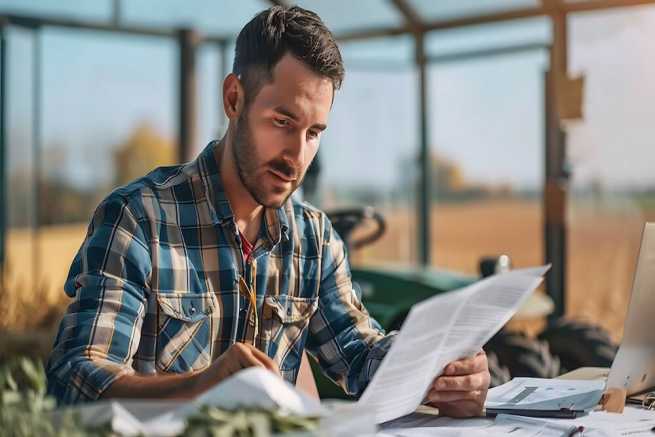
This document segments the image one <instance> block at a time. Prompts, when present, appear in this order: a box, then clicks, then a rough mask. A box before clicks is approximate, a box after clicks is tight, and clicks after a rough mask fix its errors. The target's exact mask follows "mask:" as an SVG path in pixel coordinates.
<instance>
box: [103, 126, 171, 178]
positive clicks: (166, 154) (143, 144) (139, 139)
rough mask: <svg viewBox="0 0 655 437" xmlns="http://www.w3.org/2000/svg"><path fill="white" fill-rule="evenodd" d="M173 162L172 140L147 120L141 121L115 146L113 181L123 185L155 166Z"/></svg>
mask: <svg viewBox="0 0 655 437" xmlns="http://www.w3.org/2000/svg"><path fill="white" fill-rule="evenodd" d="M174 162H175V146H174V145H173V142H172V141H170V140H169V139H167V138H165V137H164V136H163V135H161V134H160V133H158V132H157V131H156V130H155V128H154V127H153V126H152V125H151V124H150V123H149V122H147V121H144V122H141V123H139V124H138V125H137V127H136V128H135V129H134V130H133V131H132V133H131V134H130V136H129V137H128V139H127V141H125V142H124V143H123V144H119V145H118V146H116V147H115V152H114V166H115V169H116V170H115V183H116V185H125V184H127V183H128V182H131V181H132V180H134V179H136V178H139V177H141V176H143V175H145V174H147V173H148V172H150V171H151V170H152V169H154V168H155V167H160V166H163V165H171V164H173V163H174Z"/></svg>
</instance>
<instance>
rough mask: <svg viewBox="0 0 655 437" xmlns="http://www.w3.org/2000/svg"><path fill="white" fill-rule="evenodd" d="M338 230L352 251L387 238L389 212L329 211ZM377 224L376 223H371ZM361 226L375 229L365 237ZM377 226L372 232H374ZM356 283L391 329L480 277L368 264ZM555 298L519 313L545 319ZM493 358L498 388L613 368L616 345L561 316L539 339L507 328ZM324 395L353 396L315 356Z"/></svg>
mask: <svg viewBox="0 0 655 437" xmlns="http://www.w3.org/2000/svg"><path fill="white" fill-rule="evenodd" d="M328 215H329V216H330V219H331V221H332V223H333V226H334V228H335V229H336V231H337V232H338V233H339V235H340V236H341V237H342V238H343V240H344V241H345V242H346V245H347V247H348V250H349V251H350V252H352V251H354V250H358V249H360V248H362V247H364V246H366V245H368V244H371V243H373V242H374V241H377V240H378V239H379V238H381V237H382V236H383V235H384V233H385V230H386V224H385V220H384V218H383V216H382V215H381V214H380V213H379V212H377V211H375V210H374V209H373V208H371V207H363V208H351V209H343V210H339V211H333V212H329V213H328ZM371 224H372V225H371ZM358 228H360V229H361V228H365V229H369V231H368V232H367V234H366V235H364V236H361V232H357V233H356V234H358V237H357V238H354V235H355V233H354V232H353V231H355V230H356V229H358ZM370 229H372V230H370ZM510 267H511V261H510V260H509V257H507V256H505V255H502V256H499V257H490V258H483V259H481V260H480V276H481V277H484V276H489V275H491V274H493V273H496V272H498V271H505V270H507V269H509V268H510ZM351 272H352V278H353V285H354V288H355V290H356V291H357V292H358V293H360V295H361V298H362V300H363V302H364V305H365V306H366V308H367V309H368V311H369V313H370V314H371V316H373V317H374V318H375V319H376V320H377V321H378V322H379V323H380V324H381V325H382V327H383V328H384V329H385V330H386V331H387V332H389V331H392V330H396V329H400V327H401V325H402V323H403V321H404V319H405V317H406V316H407V314H408V312H409V309H410V308H411V307H412V305H414V304H415V303H417V302H420V301H422V300H424V299H427V298H429V297H431V296H434V295H436V294H440V293H446V292H448V291H451V290H455V289H458V288H461V287H465V286H467V285H470V284H472V283H473V282H475V281H477V280H479V279H480V278H479V277H475V276H466V275H461V274H457V273H453V272H449V271H445V270H439V269H433V268H421V267H413V268H407V267H403V268H389V267H387V268H385V269H377V268H366V267H357V266H352V268H351ZM552 306H553V305H552V301H550V299H549V298H548V297H547V296H545V295H543V294H534V295H533V297H531V299H529V300H528V302H527V303H526V304H525V305H524V306H523V307H522V308H521V310H519V314H518V315H517V316H518V317H521V316H523V317H526V316H530V317H545V316H547V315H548V314H549V312H550V311H552ZM484 349H485V351H486V352H487V356H488V359H489V369H490V373H491V384H492V386H495V385H499V384H503V383H505V382H507V381H509V380H510V379H511V378H512V377H519V376H530V377H543V378H552V377H555V376H558V375H560V374H561V373H565V372H567V371H570V370H573V369H575V368H578V367H583V366H598V367H609V366H611V363H612V360H613V359H614V355H615V354H616V349H617V348H616V346H615V345H614V344H612V342H611V340H610V337H609V335H608V334H607V333H606V332H604V331H603V330H602V329H601V328H599V327H596V326H592V325H589V324H585V323H580V322H573V321H570V320H566V319H563V318H562V319H559V320H557V321H555V322H553V323H550V324H549V325H548V326H547V327H546V329H545V330H544V331H543V332H542V333H541V334H539V335H538V336H537V337H536V338H532V337H528V336H526V335H524V334H521V333H515V332H509V331H507V330H505V329H502V330H501V331H500V332H499V333H498V334H496V335H495V336H494V337H493V338H492V339H491V340H490V341H489V342H488V343H487V344H486V345H485V347H484ZM310 362H311V365H312V371H313V373H314V377H315V379H316V384H317V387H318V391H319V395H320V396H321V398H347V396H346V395H345V394H344V393H343V391H342V390H341V389H340V388H339V387H337V386H336V385H335V384H334V383H332V382H331V381H330V380H329V379H327V378H326V377H325V376H323V375H322V373H321V372H320V370H319V369H318V366H317V365H316V363H315V362H314V361H313V360H310Z"/></svg>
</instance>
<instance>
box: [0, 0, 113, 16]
mask: <svg viewBox="0 0 655 437" xmlns="http://www.w3.org/2000/svg"><path fill="white" fill-rule="evenodd" d="M112 4H113V2H112V0H94V1H85V0H68V1H64V2H62V1H61V0H0V11H2V12H7V13H15V14H21V15H36V16H42V15H45V16H48V17H60V18H76V19H86V20H95V21H104V20H107V19H109V18H110V17H111V14H112Z"/></svg>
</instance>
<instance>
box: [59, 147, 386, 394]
mask: <svg viewBox="0 0 655 437" xmlns="http://www.w3.org/2000/svg"><path fill="white" fill-rule="evenodd" d="M219 148H220V146H219V144H218V143H217V142H212V143H210V144H209V145H208V146H207V147H206V148H205V150H204V151H203V152H202V153H201V154H200V155H199V156H198V158H197V159H196V160H195V161H192V162H190V163H188V164H185V165H180V166H172V167H162V168H158V169H156V170H154V171H153V172H152V173H150V174H149V175H147V176H146V177H144V178H141V179H139V180H137V181H135V182H133V183H131V184H129V185H127V186H125V187H122V188H119V189H117V190H115V191H114V192H113V193H111V194H110V195H109V196H108V197H107V198H106V199H105V200H104V201H103V202H102V203H101V204H100V206H99V207H98V208H97V210H96V211H95V213H94V216H93V219H92V220H91V223H90V225H89V229H88V232H87V235H86V239H85V240H84V242H83V243H82V246H81V248H80V250H79V252H78V253H77V255H76V257H75V259H74V261H73V264H72V266H71V269H70V272H69V275H68V279H67V281H66V284H65V291H66V293H67V294H68V295H69V296H71V297H73V298H74V300H73V302H72V304H71V305H70V306H69V308H68V311H67V313H66V315H65V316H64V318H63V320H62V322H61V325H60V328H59V332H58V334H57V337H56V339H55V345H54V349H53V351H52V355H51V357H50V360H49V362H48V366H47V374H48V389H49V392H50V393H51V394H52V395H54V396H55V397H56V398H57V399H58V401H59V402H60V403H63V404H70V403H76V402H82V401H89V400H95V399H98V398H99V397H100V396H101V395H102V393H103V392H104V391H105V390H106V389H107V388H108V387H109V386H110V385H111V384H112V382H114V381H115V380H116V379H117V378H119V377H120V376H122V375H123V374H128V373H134V372H138V373H140V374H152V375H154V374H161V373H167V372H175V373H184V372H191V371H197V370H201V369H204V368H206V367H208V366H209V365H210V363H211V362H212V361H213V360H215V359H216V358H217V357H218V356H219V355H220V354H222V353H223V352H224V351H225V350H226V349H227V348H228V347H229V346H230V345H232V344H233V343H235V342H248V343H251V344H254V345H256V346H257V347H258V348H259V349H260V350H262V351H264V352H266V353H267V354H268V355H269V356H270V357H272V358H273V359H274V360H275V361H276V362H277V363H278V365H279V366H280V370H281V372H282V375H283V377H284V378H285V379H287V380H288V381H291V382H295V380H296V377H297V374H298V369H299V367H300V358H301V354H302V351H303V350H304V349H306V350H307V351H308V352H309V354H310V355H312V356H314V357H315V358H316V359H318V362H319V364H320V366H321V368H322V369H323V371H324V373H325V374H326V375H328V376H329V377H330V378H331V379H332V380H334V381H335V382H337V383H338V384H340V385H341V386H342V387H343V388H344V390H346V392H348V393H350V394H355V395H357V394H360V393H361V392H362V391H363V389H364V388H365V387H366V385H367V383H368V381H369V380H370V379H371V377H372V376H373V373H374V372H375V370H376V369H377V366H378V365H379V362H380V361H381V359H382V358H383V357H384V354H385V353H386V351H387V350H388V348H389V346H390V345H391V342H392V338H393V334H390V335H387V336H385V335H384V331H382V329H381V328H380V326H379V324H378V323H377V322H376V321H375V320H373V319H372V318H371V317H370V316H369V315H368V313H367V312H366V309H365V308H364V307H363V306H362V304H361V301H360V300H359V298H358V296H357V294H356V293H355V291H354V290H353V287H352V283H351V276H350V270H349V266H348V261H347V258H346V251H345V248H344V244H343V242H342V240H341V239H340V238H339V236H338V235H337V233H336V232H335V231H334V230H333V228H332V226H331V224H330V222H329V220H328V219H327V218H326V216H325V214H324V213H322V212H321V211H319V210H317V209H315V208H313V207H311V206H310V205H308V204H306V203H300V202H297V201H295V200H289V201H288V202H287V203H286V204H285V205H284V206H283V207H282V208H279V209H267V210H266V211H265V214H264V220H263V221H262V229H261V232H260V236H259V238H258V240H257V242H256V244H255V248H254V250H253V253H252V256H251V260H250V261H249V262H247V263H246V262H244V260H243V256H242V252H241V241H240V237H239V234H238V231H237V227H236V222H235V220H234V217H233V214H232V211H231V209H230V206H229V203H228V201H227V198H226V196H225V193H224V191H223V188H222V185H221V180H220V176H219V173H218V164H217V160H216V156H219V155H220V149H219Z"/></svg>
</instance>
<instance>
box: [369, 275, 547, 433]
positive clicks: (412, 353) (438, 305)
mask: <svg viewBox="0 0 655 437" xmlns="http://www.w3.org/2000/svg"><path fill="white" fill-rule="evenodd" d="M548 269H549V266H544V267H538V268H530V269H523V270H513V271H511V272H508V273H504V274H500V275H494V276H492V277H489V278H486V279H484V280H482V281H479V282H476V283H475V284H472V285H470V286H468V287H465V288H462V289H460V290H456V291H450V292H447V293H444V294H440V295H437V296H434V297H432V298H430V299H427V300H425V301H423V302H421V303H418V304H416V305H414V306H413V307H412V309H411V310H410V312H409V314H408V315H407V319H406V320H405V323H404V324H403V326H402V328H401V330H400V333H399V334H398V336H397V337H396V339H395V341H394V344H393V345H392V346H391V348H390V349H389V352H387V355H386V357H385V358H384V360H383V361H382V363H381V364H380V368H379V369H378V370H377V372H376V373H375V376H374V377H373V379H372V380H371V382H370V383H369V385H368V387H367V389H366V390H365V391H364V394H363V395H362V397H361V399H360V400H359V404H360V405H361V406H364V407H366V408H369V409H371V410H372V411H375V417H376V423H382V422H386V421H389V420H392V419H395V418H398V417H400V416H404V415H406V414H409V413H411V412H413V411H414V410H416V408H417V407H418V406H419V405H420V404H421V403H422V402H423V399H424V397H425V395H426V394H427V390H428V388H429V386H430V384H431V383H432V381H433V380H434V378H436V377H438V376H439V375H441V373H442V372H443V369H444V367H445V366H446V365H447V364H448V363H450V362H452V361H454V360H457V359H459V358H464V357H467V356H473V355H475V354H476V353H478V352H479V351H480V350H481V348H482V346H483V345H484V344H485V343H486V342H487V341H488V340H489V339H490V338H491V337H492V336H493V335H494V334H495V333H496V332H497V331H498V330H499V329H500V328H501V327H502V326H503V325H504V324H505V323H506V322H507V321H508V320H509V319H510V318H511V317H512V315H514V313H515V312H516V310H517V309H518V308H519V307H520V306H521V304H522V303H523V301H524V300H525V299H527V297H528V296H529V295H530V294H531V293H532V292H533V291H534V289H535V288H537V286H538V285H539V284H540V283H541V281H542V278H541V276H542V275H543V274H544V273H546V272H547V271H548Z"/></svg>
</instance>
